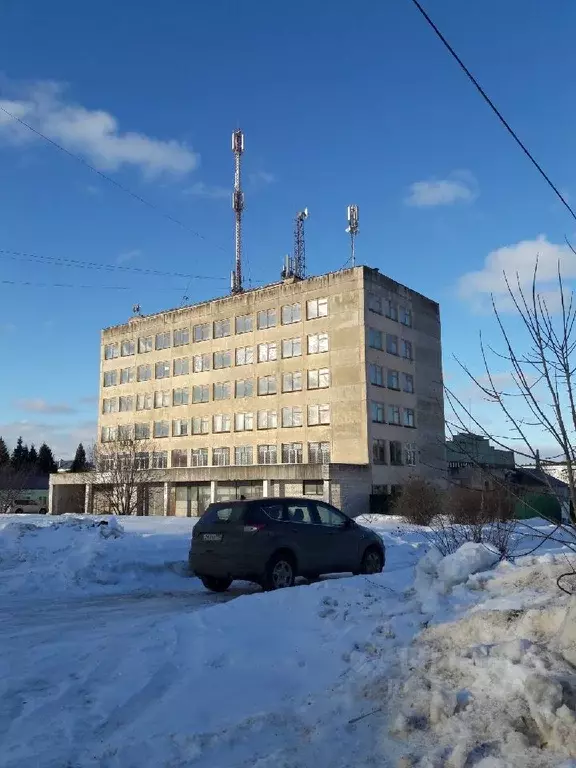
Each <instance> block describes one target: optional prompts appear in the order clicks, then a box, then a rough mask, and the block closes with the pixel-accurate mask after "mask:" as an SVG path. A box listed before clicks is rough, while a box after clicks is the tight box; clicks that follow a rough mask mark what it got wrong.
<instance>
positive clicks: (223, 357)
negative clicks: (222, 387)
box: [214, 349, 232, 368]
mask: <svg viewBox="0 0 576 768" xmlns="http://www.w3.org/2000/svg"><path fill="white" fill-rule="evenodd" d="M231 365H232V352H231V351H230V350H229V349H226V350H223V351H222V352H214V368H230V366H231Z"/></svg>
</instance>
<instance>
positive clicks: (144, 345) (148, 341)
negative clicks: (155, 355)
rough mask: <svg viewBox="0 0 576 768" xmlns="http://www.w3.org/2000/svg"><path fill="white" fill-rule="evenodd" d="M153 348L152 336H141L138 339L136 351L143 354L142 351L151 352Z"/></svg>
mask: <svg viewBox="0 0 576 768" xmlns="http://www.w3.org/2000/svg"><path fill="white" fill-rule="evenodd" d="M153 349H154V339H153V338H152V336H142V337H141V338H139V339H138V352H140V354H141V355H142V354H144V352H152V350H153Z"/></svg>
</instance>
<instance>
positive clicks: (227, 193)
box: [184, 181, 232, 200]
mask: <svg viewBox="0 0 576 768" xmlns="http://www.w3.org/2000/svg"><path fill="white" fill-rule="evenodd" d="M184 194H185V195H194V197H205V198H207V199H209V200H222V199H224V198H230V197H231V196H232V189H231V188H230V189H228V188H227V187H218V186H211V185H209V184H205V183H204V182H203V181H196V182H195V183H194V184H192V186H191V187H187V188H186V189H185V190H184Z"/></svg>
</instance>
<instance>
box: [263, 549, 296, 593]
mask: <svg viewBox="0 0 576 768" xmlns="http://www.w3.org/2000/svg"><path fill="white" fill-rule="evenodd" d="M295 579H296V569H295V567H294V561H293V560H292V558H291V557H290V556H289V555H287V554H283V553H280V554H278V555H274V557H272V558H271V559H270V561H269V563H268V565H267V566H266V573H265V574H264V582H263V586H264V589H265V590H267V591H270V590H273V589H284V588H285V587H293V586H294V581H295Z"/></svg>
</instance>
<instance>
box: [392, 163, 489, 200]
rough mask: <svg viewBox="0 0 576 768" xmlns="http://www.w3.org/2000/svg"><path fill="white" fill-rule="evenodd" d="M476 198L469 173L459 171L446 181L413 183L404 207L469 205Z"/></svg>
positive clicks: (432, 180)
mask: <svg viewBox="0 0 576 768" xmlns="http://www.w3.org/2000/svg"><path fill="white" fill-rule="evenodd" d="M476 197H478V190H477V183H476V180H475V178H474V177H473V176H472V174H471V173H468V172H467V171H459V172H455V173H453V174H451V176H450V178H448V179H430V180H428V181H415V182H414V183H413V184H411V185H410V193H409V195H408V197H407V198H406V199H405V200H404V202H405V203H406V205H411V206H414V207H416V208H432V207H435V206H438V205H453V204H454V203H471V202H472V201H473V200H475V199H476Z"/></svg>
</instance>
